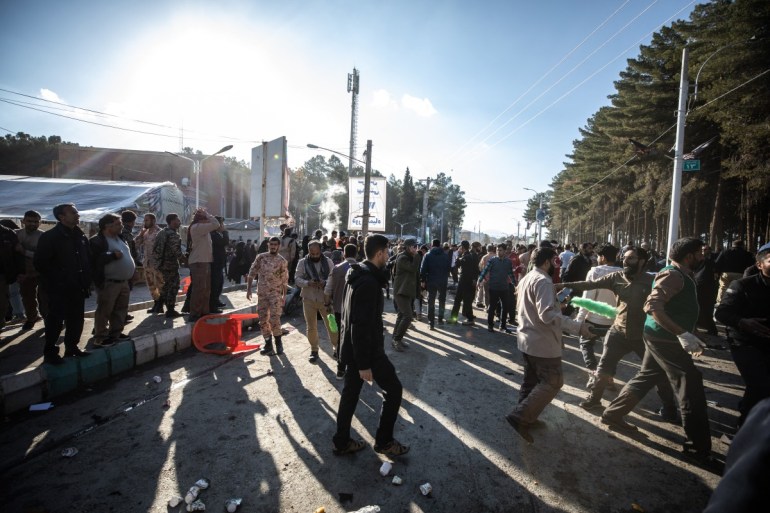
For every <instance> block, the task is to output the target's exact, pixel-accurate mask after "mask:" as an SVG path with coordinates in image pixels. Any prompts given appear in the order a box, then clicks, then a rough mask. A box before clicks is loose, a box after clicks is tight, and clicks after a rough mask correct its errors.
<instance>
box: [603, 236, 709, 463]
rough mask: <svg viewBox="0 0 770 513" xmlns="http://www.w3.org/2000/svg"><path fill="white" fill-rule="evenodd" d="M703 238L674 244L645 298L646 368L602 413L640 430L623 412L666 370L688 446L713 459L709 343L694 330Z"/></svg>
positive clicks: (620, 425) (627, 428) (613, 423)
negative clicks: (704, 362) (698, 362)
mask: <svg viewBox="0 0 770 513" xmlns="http://www.w3.org/2000/svg"><path fill="white" fill-rule="evenodd" d="M701 247H703V241H701V240H700V239H695V238H684V239H679V240H677V241H675V242H674V244H673V245H672V246H671V255H670V256H671V260H672V263H671V265H668V266H666V267H664V268H663V269H661V271H660V272H659V273H658V274H657V275H656V276H655V280H654V281H653V284H652V292H651V293H650V295H649V296H648V297H647V301H646V302H645V304H644V311H645V313H646V314H647V319H646V320H645V323H644V335H643V337H644V345H645V348H646V351H645V353H644V359H643V360H642V368H641V370H640V371H639V372H638V373H637V374H636V376H634V377H633V378H632V379H631V381H629V382H628V383H627V384H626V386H625V387H623V390H622V391H621V392H620V394H619V395H618V397H617V398H616V399H615V400H614V401H612V403H611V404H610V405H609V407H608V408H607V409H606V410H605V411H604V413H603V414H602V422H603V423H604V424H608V425H609V426H610V427H613V428H616V429H620V430H625V431H635V430H636V426H632V425H631V424H628V423H626V422H625V421H624V420H623V416H624V415H626V414H627V413H628V412H630V411H631V410H632V409H633V408H634V406H636V404H637V403H639V401H641V399H642V398H643V397H644V396H645V395H646V394H647V392H648V391H649V390H650V389H651V388H652V387H653V386H655V384H656V382H657V381H658V380H659V378H660V377H661V376H667V377H668V380H669V382H670V383H671V386H672V388H673V389H674V392H675V393H676V395H677V399H678V401H679V408H680V410H681V414H682V426H683V427H684V432H685V434H686V435H687V441H686V442H685V443H684V449H685V452H686V453H688V452H692V453H694V456H695V457H696V459H697V460H699V461H698V462H699V463H702V464H706V465H710V464H712V462H713V460H712V459H711V432H710V430H709V420H708V414H707V411H706V393H705V391H704V389H703V376H702V375H701V372H700V371H699V370H698V369H697V368H696V367H695V364H694V363H693V357H698V356H700V355H701V353H702V352H703V348H704V347H705V346H706V345H705V344H704V343H703V342H702V341H701V340H700V339H699V338H698V337H696V336H695V334H694V331H695V325H696V323H697V322H698V297H697V293H696V288H695V280H694V278H693V271H694V270H695V269H697V268H698V266H699V265H700V263H701V262H702V261H703V255H702V254H701Z"/></svg>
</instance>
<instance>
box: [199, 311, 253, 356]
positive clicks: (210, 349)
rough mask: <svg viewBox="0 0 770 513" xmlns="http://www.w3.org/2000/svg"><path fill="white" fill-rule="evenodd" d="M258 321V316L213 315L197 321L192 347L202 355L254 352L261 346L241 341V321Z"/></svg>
mask: <svg viewBox="0 0 770 513" xmlns="http://www.w3.org/2000/svg"><path fill="white" fill-rule="evenodd" d="M249 319H259V315H258V314H255V313H253V314H215V315H205V316H203V317H201V318H200V319H198V321H197V322H196V323H195V325H194V326H193V329H192V342H193V345H195V347H196V348H197V349H198V351H200V352H202V353H213V354H224V355H227V354H234V353H241V352H243V351H254V350H255V349H259V348H260V347H261V346H262V345H261V344H246V343H244V342H243V341H242V340H241V335H242V332H243V321H245V320H249Z"/></svg>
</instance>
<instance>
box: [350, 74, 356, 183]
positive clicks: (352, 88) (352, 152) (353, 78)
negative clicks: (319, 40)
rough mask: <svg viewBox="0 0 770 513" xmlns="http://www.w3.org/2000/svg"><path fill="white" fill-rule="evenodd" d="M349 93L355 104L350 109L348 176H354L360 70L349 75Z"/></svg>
mask: <svg viewBox="0 0 770 513" xmlns="http://www.w3.org/2000/svg"><path fill="white" fill-rule="evenodd" d="M348 92H349V93H353V104H352V105H351V107H350V111H351V112H350V152H349V153H348V156H349V158H348V176H352V175H353V157H354V155H355V154H356V136H357V134H358V70H357V69H356V68H353V73H348Z"/></svg>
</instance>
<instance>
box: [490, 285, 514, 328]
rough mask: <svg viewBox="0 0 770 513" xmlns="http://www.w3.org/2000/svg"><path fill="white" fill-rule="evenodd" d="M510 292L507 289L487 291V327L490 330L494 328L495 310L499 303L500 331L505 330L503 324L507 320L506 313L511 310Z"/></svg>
mask: <svg viewBox="0 0 770 513" xmlns="http://www.w3.org/2000/svg"><path fill="white" fill-rule="evenodd" d="M510 298H511V296H510V292H509V291H508V289H507V288H506V289H503V290H496V289H489V307H488V308H487V325H488V326H489V327H490V328H493V327H494V326H495V310H496V309H497V304H498V303H500V305H501V306H500V329H501V330H502V329H505V323H506V321H507V320H508V311H509V310H510V309H511V301H510Z"/></svg>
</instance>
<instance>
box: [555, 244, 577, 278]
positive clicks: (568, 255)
mask: <svg viewBox="0 0 770 513" xmlns="http://www.w3.org/2000/svg"><path fill="white" fill-rule="evenodd" d="M570 248H571V246H570V245H569V244H567V245H566V246H564V251H562V252H561V253H560V254H559V260H561V271H560V272H561V274H559V278H560V279H561V280H564V273H565V272H566V271H567V266H568V265H569V261H570V260H572V257H573V256H575V253H573V252H572V250H571V249H570Z"/></svg>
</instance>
